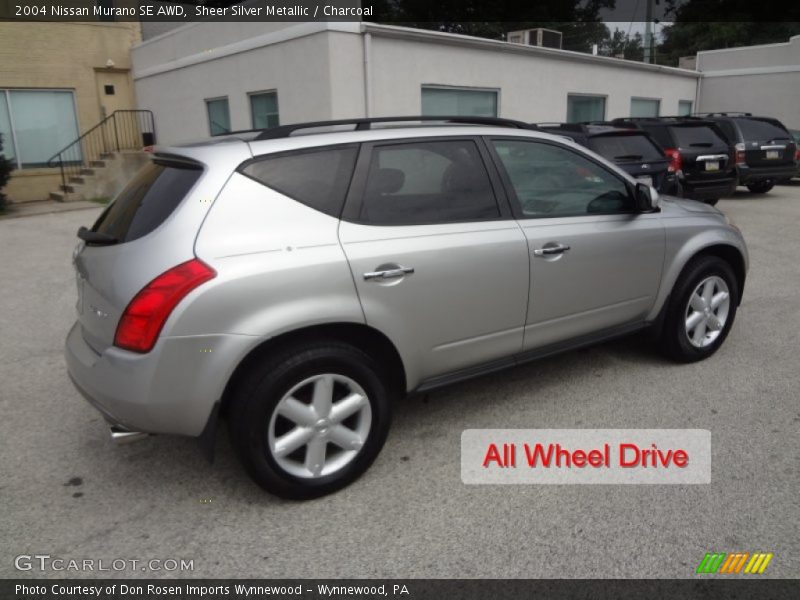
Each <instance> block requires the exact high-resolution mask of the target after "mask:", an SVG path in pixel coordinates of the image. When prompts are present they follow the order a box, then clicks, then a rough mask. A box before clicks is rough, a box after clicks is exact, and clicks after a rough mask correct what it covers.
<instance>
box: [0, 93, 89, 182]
mask: <svg viewBox="0 0 800 600" xmlns="http://www.w3.org/2000/svg"><path fill="white" fill-rule="evenodd" d="M0 134H2V136H3V154H4V155H5V156H6V158H9V159H12V160H14V162H15V163H16V168H18V169H25V168H37V167H46V166H47V161H49V160H50V159H51V158H52V157H53V155H54V154H56V153H57V152H58V151H59V150H61V149H62V148H64V147H66V146H68V145H69V144H71V143H72V142H74V141H75V140H76V139H77V138H78V120H77V118H76V117H75V99H74V98H73V95H72V92H71V91H64V90H0Z"/></svg>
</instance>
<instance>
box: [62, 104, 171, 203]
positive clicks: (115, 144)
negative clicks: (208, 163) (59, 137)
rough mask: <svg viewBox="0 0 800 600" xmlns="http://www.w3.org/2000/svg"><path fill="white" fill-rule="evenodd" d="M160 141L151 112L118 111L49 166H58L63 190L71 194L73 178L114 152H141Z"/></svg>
mask: <svg viewBox="0 0 800 600" xmlns="http://www.w3.org/2000/svg"><path fill="white" fill-rule="evenodd" d="M155 141H156V129H155V119H154V118H153V112H152V111H150V110H129V109H125V110H115V111H114V112H113V113H111V114H110V115H108V116H107V117H105V118H104V119H103V120H102V121H100V122H99V123H97V124H96V125H95V126H93V127H91V128H90V129H88V130H87V131H86V132H84V133H83V134H82V135H80V136H79V137H77V138H76V139H75V140H74V141H72V142H70V143H69V144H67V145H66V146H65V147H64V148H62V149H61V150H59V151H58V152H56V153H55V154H54V155H53V156H52V157H51V158H50V159H49V160H48V161H47V166H48V167H52V168H55V167H58V168H59V170H60V173H61V190H62V191H63V192H64V194H67V193H68V192H69V183H70V181H71V179H73V178H75V177H78V176H79V175H81V174H83V173H84V171H85V170H86V169H89V168H91V167H92V165H93V163H96V162H97V161H99V160H101V159H103V158H107V155H108V154H110V153H111V152H119V151H120V150H140V149H142V148H143V147H145V146H152V145H153V144H155Z"/></svg>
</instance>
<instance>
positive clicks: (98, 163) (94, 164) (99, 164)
mask: <svg viewBox="0 0 800 600" xmlns="http://www.w3.org/2000/svg"><path fill="white" fill-rule="evenodd" d="M89 166H90V167H95V168H98V169H102V168H103V167H105V166H106V161H105V160H93V161H91V162H90V163H89Z"/></svg>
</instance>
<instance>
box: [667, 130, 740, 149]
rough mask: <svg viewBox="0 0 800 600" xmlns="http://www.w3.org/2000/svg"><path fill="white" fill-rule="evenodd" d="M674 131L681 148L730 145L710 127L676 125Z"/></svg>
mask: <svg viewBox="0 0 800 600" xmlns="http://www.w3.org/2000/svg"><path fill="white" fill-rule="evenodd" d="M672 131H673V132H674V133H675V139H677V140H678V146H679V147H681V148H711V147H717V148H718V147H720V146H727V145H728V142H727V141H726V140H725V139H724V138H723V137H721V135H720V134H719V133H717V132H716V131H714V130H713V129H712V128H711V127H710V126H708V125H676V126H674V127H673V128H672Z"/></svg>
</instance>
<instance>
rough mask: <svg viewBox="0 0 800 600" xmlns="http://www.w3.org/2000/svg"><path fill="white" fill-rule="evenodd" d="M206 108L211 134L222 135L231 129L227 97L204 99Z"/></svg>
mask: <svg viewBox="0 0 800 600" xmlns="http://www.w3.org/2000/svg"><path fill="white" fill-rule="evenodd" d="M206 109H207V110H208V130H209V132H210V133H211V135H223V134H225V133H230V131H231V113H230V111H229V110H228V99H227V98H214V99H212V100H206Z"/></svg>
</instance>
